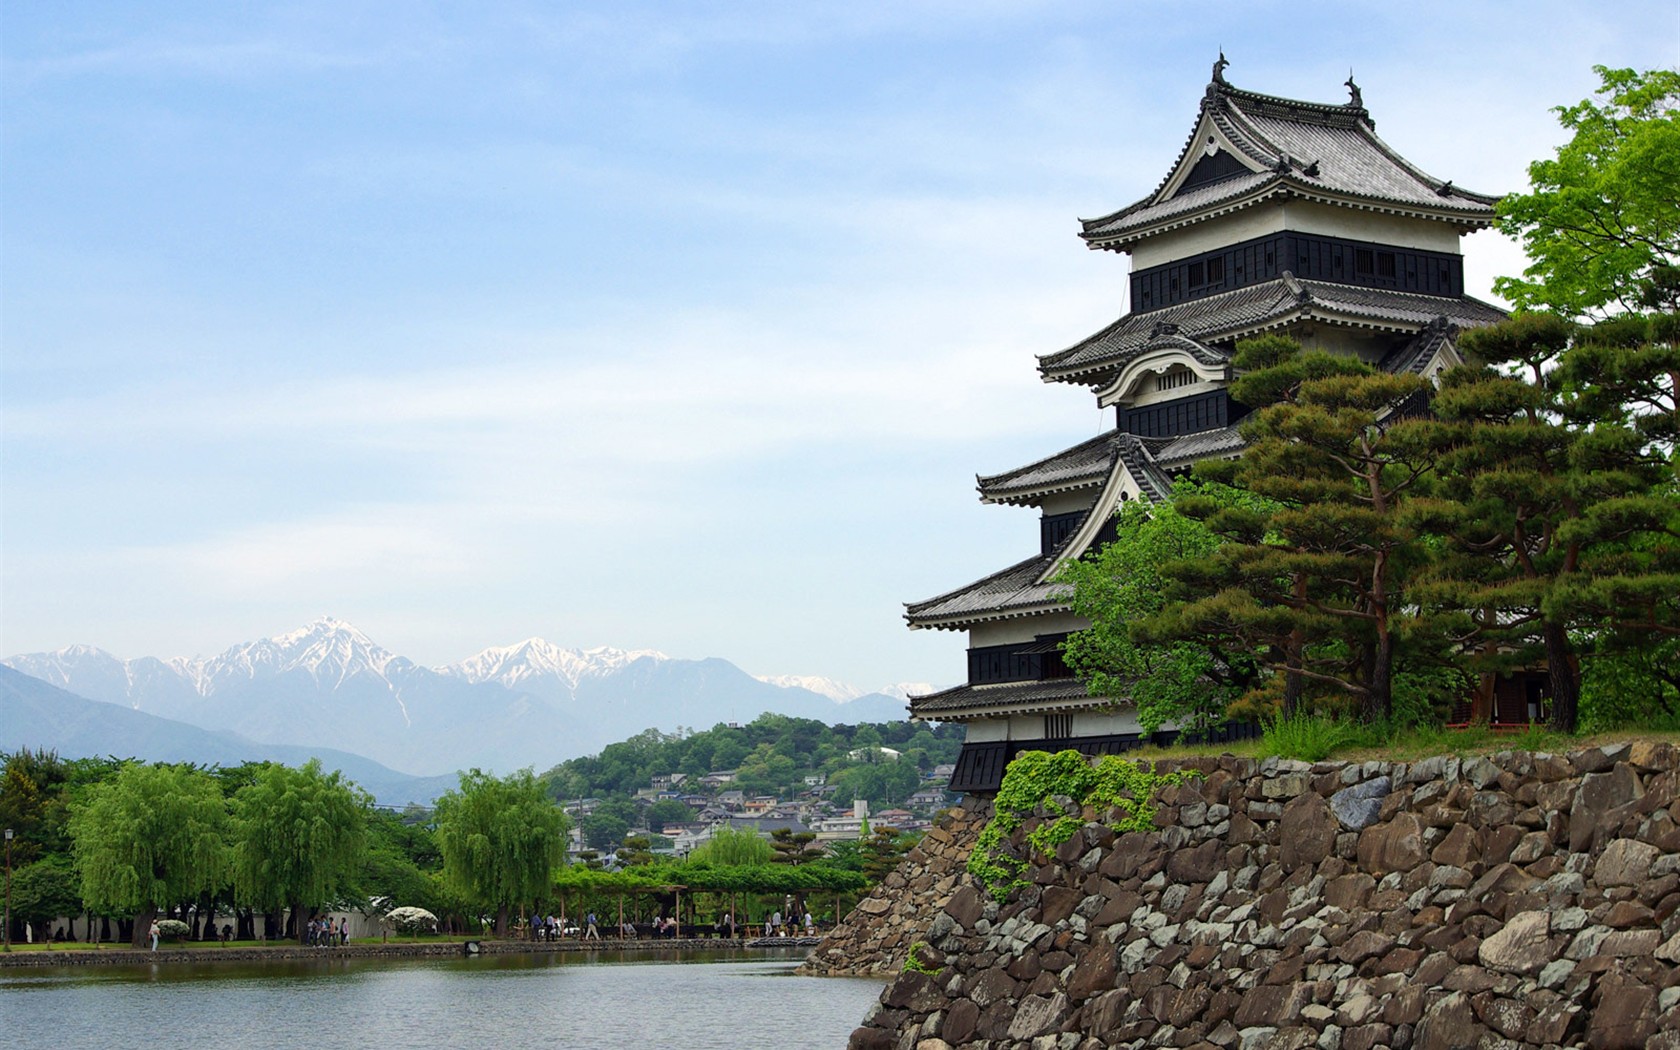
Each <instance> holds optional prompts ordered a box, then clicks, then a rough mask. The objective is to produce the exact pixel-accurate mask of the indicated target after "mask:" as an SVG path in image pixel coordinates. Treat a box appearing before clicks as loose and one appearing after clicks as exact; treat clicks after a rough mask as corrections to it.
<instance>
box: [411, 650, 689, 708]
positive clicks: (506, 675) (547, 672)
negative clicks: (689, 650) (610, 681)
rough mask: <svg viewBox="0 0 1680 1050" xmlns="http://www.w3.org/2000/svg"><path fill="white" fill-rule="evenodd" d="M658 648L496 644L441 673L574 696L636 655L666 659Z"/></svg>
mask: <svg viewBox="0 0 1680 1050" xmlns="http://www.w3.org/2000/svg"><path fill="white" fill-rule="evenodd" d="M669 659H670V657H669V656H666V655H665V654H664V653H662V652H658V651H657V650H654V649H614V648H611V647H610V646H604V645H603V646H597V647H596V648H594V649H562V648H560V647H559V646H558V645H555V644H554V643H552V642H546V641H544V640H542V639H541V638H527V639H525V640H524V641H523V642H520V643H519V644H518V645H505V646H493V647H491V648H489V649H486V650H484V651H483V652H481V653H477V654H475V655H473V656H469V657H467V658H466V659H465V660H462V661H460V662H459V663H453V664H448V665H446V666H443V667H439V668H437V669H436V670H437V672H438V674H441V675H448V676H450V677H452V678H459V679H461V680H462V681H466V682H498V683H500V684H502V685H505V686H507V687H508V688H509V689H517V690H524V691H526V692H531V693H535V694H537V695H539V696H542V697H544V698H545V699H550V700H554V699H561V698H565V699H575V698H576V697H577V688H578V683H579V682H581V681H583V680H584V679H586V678H605V677H608V676H610V675H614V674H617V673H619V672H620V671H622V670H624V669H625V668H626V667H628V666H630V665H631V664H632V663H634V662H635V661H637V660H653V661H665V660H669Z"/></svg>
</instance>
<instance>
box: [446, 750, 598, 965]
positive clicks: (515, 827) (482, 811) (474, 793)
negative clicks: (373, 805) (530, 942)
mask: <svg viewBox="0 0 1680 1050" xmlns="http://www.w3.org/2000/svg"><path fill="white" fill-rule="evenodd" d="M568 827H569V825H568V821H567V819H566V815H565V813H563V812H561V810H560V808H559V807H558V806H556V805H555V804H554V803H553V802H552V801H551V800H550V799H549V798H548V795H547V794H546V793H545V792H544V791H543V788H542V785H540V784H539V783H538V782H537V780H536V778H535V777H534V776H532V774H531V771H530V770H528V769H525V770H520V771H519V772H517V773H513V774H511V775H509V776H507V777H495V776H492V775H490V774H488V773H484V772H481V771H479V770H477V769H474V770H471V771H469V772H465V773H462V774H461V786H460V788H459V790H456V791H450V792H448V793H446V794H445V795H444V796H443V797H442V798H440V799H438V803H437V836H438V846H439V848H440V851H441V852H442V854H443V875H444V879H445V881H446V882H447V883H448V884H449V885H450V886H451V887H453V888H454V889H455V890H456V891H457V892H459V893H460V894H461V895H462V896H464V897H466V898H467V899H468V900H471V901H473V902H475V903H477V904H479V905H482V906H485V907H489V908H491V909H493V910H494V911H495V913H496V934H497V936H505V935H506V933H507V917H508V912H509V909H510V908H512V906H514V905H515V904H519V903H524V902H535V901H537V900H540V899H541V898H543V897H545V896H546V895H547V893H548V888H549V885H550V878H551V876H552V874H553V871H554V869H555V868H556V867H558V866H559V865H560V864H561V862H562V861H563V860H564V858H565V852H566V833H567V830H568Z"/></svg>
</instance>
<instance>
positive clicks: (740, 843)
mask: <svg viewBox="0 0 1680 1050" xmlns="http://www.w3.org/2000/svg"><path fill="white" fill-rule="evenodd" d="M688 856H689V859H690V860H692V861H694V862H695V863H697V864H713V865H719V866H728V867H747V866H751V865H758V864H768V863H770V861H771V859H772V858H773V857H774V856H775V850H774V849H772V848H771V846H770V843H769V841H768V840H767V839H765V838H764V837H763V836H761V835H759V834H758V833H757V832H754V831H748V830H747V829H746V828H732V827H728V826H724V827H720V828H717V829H716V830H714V831H713V832H712V835H711V837H710V838H708V839H707V840H706V841H705V842H702V843H701V844H700V845H698V846H696V847H695V848H694V851H693V852H692V853H690V854H689V855H688Z"/></svg>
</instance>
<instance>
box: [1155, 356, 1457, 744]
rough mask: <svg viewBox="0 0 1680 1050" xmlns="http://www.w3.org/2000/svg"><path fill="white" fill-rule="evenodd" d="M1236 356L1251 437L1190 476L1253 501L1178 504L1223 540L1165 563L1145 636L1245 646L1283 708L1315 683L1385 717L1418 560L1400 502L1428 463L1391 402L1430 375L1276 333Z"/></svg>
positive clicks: (1412, 394) (1420, 387)
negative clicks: (1167, 584)
mask: <svg viewBox="0 0 1680 1050" xmlns="http://www.w3.org/2000/svg"><path fill="white" fill-rule="evenodd" d="M1235 363H1236V366H1237V367H1238V368H1239V369H1241V370H1242V371H1243V373H1244V374H1243V375H1242V377H1241V378H1240V379H1238V380H1237V382H1235V383H1234V384H1232V387H1231V393H1232V396H1233V397H1235V398H1237V399H1238V400H1240V401H1242V402H1243V403H1244V404H1247V405H1252V406H1254V407H1255V411H1254V412H1252V413H1251V414H1250V415H1249V416H1248V417H1247V418H1246V419H1245V420H1244V421H1243V423H1242V433H1243V436H1244V437H1245V438H1246V439H1247V440H1248V445H1247V447H1246V448H1245V449H1244V450H1243V453H1242V456H1241V457H1240V458H1239V459H1238V460H1237V461H1236V462H1235V463H1209V464H1204V465H1202V467H1201V468H1199V471H1198V476H1200V477H1203V478H1206V479H1212V480H1219V481H1222V482H1228V483H1230V484H1233V485H1235V486H1238V487H1239V488H1241V489H1243V490H1244V491H1246V492H1248V493H1250V494H1251V496H1253V497H1256V499H1254V500H1252V501H1251V502H1249V503H1247V504H1241V503H1238V504H1235V505H1230V504H1227V505H1220V504H1218V503H1216V502H1214V501H1210V500H1207V499H1205V498H1200V499H1198V498H1189V499H1185V500H1183V501H1180V503H1179V508H1180V510H1181V511H1183V512H1184V513H1185V514H1188V515H1190V516H1192V517H1196V518H1199V519H1201V520H1203V521H1205V522H1206V524H1207V526H1208V528H1209V529H1210V530H1211V531H1212V532H1213V533H1215V534H1217V535H1218V536H1219V537H1220V538H1221V539H1222V540H1223V542H1222V543H1221V544H1219V545H1218V547H1217V548H1216V549H1215V550H1214V551H1212V552H1211V554H1210V555H1209V556H1208V557H1206V558H1203V559H1201V560H1199V561H1186V562H1180V563H1175V564H1174V565H1172V566H1169V567H1168V571H1169V573H1170V575H1171V576H1172V578H1173V581H1174V585H1175V590H1174V592H1173V596H1174V597H1175V598H1176V599H1177V600H1175V601H1174V602H1172V603H1169V604H1168V605H1167V606H1165V607H1164V608H1163V609H1162V611H1161V612H1160V613H1158V614H1156V615H1155V616H1153V617H1151V618H1150V619H1149V620H1148V621H1146V623H1145V624H1144V625H1143V631H1144V634H1145V635H1146V636H1148V637H1152V638H1154V639H1156V640H1161V641H1177V642H1193V641H1196V640H1198V639H1200V640H1203V641H1204V644H1205V641H1206V640H1208V639H1212V640H1215V642H1216V644H1219V645H1221V646H1222V647H1224V648H1225V649H1227V650H1228V651H1233V652H1251V653H1253V654H1254V655H1255V657H1256V658H1257V659H1258V660H1259V661H1260V662H1261V663H1262V664H1263V665H1264V666H1266V667H1268V668H1270V669H1271V670H1273V671H1275V672H1276V673H1277V676H1276V677H1275V678H1274V679H1273V681H1274V682H1275V683H1278V684H1280V685H1281V687H1282V695H1281V700H1282V706H1283V709H1284V711H1285V713H1286V714H1287V713H1289V712H1290V711H1292V710H1293V709H1294V708H1295V707H1296V706H1297V705H1298V704H1299V703H1300V702H1301V700H1302V698H1303V697H1305V696H1308V695H1311V694H1313V693H1317V694H1320V695H1327V696H1329V697H1331V698H1334V699H1337V700H1338V701H1339V702H1341V703H1343V704H1348V705H1351V706H1352V707H1354V708H1355V709H1357V710H1358V711H1359V713H1360V716H1361V717H1363V718H1366V719H1386V718H1388V717H1389V715H1390V713H1391V710H1392V707H1393V695H1394V681H1395V673H1396V669H1397V661H1398V654H1399V649H1400V646H1401V643H1402V641H1403V639H1404V638H1405V637H1406V635H1407V633H1408V631H1409V629H1410V627H1411V624H1412V618H1413V617H1412V609H1411V607H1410V606H1409V605H1408V604H1407V602H1406V600H1405V584H1406V579H1407V574H1408V573H1409V572H1410V571H1411V570H1412V568H1413V567H1414V566H1415V564H1416V562H1417V560H1418V558H1419V555H1420V549H1419V544H1418V542H1417V537H1416V536H1415V534H1414V533H1412V532H1411V531H1410V530H1409V529H1408V528H1407V526H1406V524H1405V522H1404V519H1403V518H1402V516H1401V514H1400V511H1401V508H1402V507H1403V505H1404V503H1405V501H1406V500H1408V499H1409V498H1411V496H1412V494H1413V491H1414V490H1415V488H1416V487H1417V486H1418V485H1419V484H1420V483H1421V481H1422V479H1423V478H1424V477H1425V476H1426V475H1427V473H1428V471H1429V469H1430V465H1431V461H1430V457H1429V452H1428V449H1427V446H1425V445H1423V444H1421V443H1420V442H1419V441H1418V440H1417V435H1416V430H1415V428H1416V427H1418V426H1419V425H1421V423H1420V421H1416V420H1412V419H1406V418H1404V417H1401V416H1398V415H1396V410H1397V409H1399V408H1400V406H1402V405H1403V404H1405V403H1407V402H1408V401H1411V400H1413V399H1415V398H1417V397H1418V396H1419V395H1420V394H1421V393H1422V392H1423V391H1424V390H1425V389H1426V387H1427V383H1426V382H1425V381H1424V380H1422V379H1421V378H1419V377H1416V376H1412V375H1391V374H1388V373H1385V372H1382V371H1381V370H1379V369H1377V368H1374V367H1373V366H1371V365H1368V364H1366V363H1364V362H1362V361H1360V360H1359V359H1358V358H1356V357H1352V356H1350V355H1345V354H1332V353H1328V352H1324V351H1319V350H1312V351H1308V350H1303V349H1302V347H1301V345H1300V344H1299V343H1298V342H1296V341H1295V340H1293V339H1288V338H1285V337H1282V336H1263V337H1260V338H1257V339H1250V340H1245V341H1243V342H1240V343H1238V344H1237V353H1236V358H1235Z"/></svg>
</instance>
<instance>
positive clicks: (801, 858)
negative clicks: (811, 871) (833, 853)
mask: <svg viewBox="0 0 1680 1050" xmlns="http://www.w3.org/2000/svg"><path fill="white" fill-rule="evenodd" d="M816 841H817V833H816V832H814V831H794V830H793V829H792V828H777V829H776V830H775V831H772V832H771V833H770V848H771V849H772V850H774V851H775V856H773V857H771V858H770V859H771V861H772V863H775V864H787V865H791V866H793V867H798V866H799V865H801V864H809V863H810V862H812V861H814V860H816V859H817V858H819V857H821V856H822V852H823V851H822V847H821V846H818V845H816Z"/></svg>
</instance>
